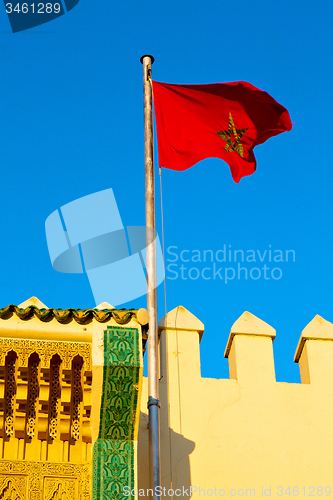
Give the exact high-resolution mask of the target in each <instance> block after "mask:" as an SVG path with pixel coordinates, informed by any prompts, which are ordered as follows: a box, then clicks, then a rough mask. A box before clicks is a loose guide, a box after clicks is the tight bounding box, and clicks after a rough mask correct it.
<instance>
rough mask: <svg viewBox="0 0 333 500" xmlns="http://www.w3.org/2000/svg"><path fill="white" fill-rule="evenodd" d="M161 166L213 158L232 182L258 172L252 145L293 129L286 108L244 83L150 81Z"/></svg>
mask: <svg viewBox="0 0 333 500" xmlns="http://www.w3.org/2000/svg"><path fill="white" fill-rule="evenodd" d="M153 96H154V107H155V116H156V129H157V144H158V156H159V166H160V167H164V168H170V169H173V170H186V169H187V168H190V167H192V166H193V165H194V164H195V163H197V162H198V161H200V160H203V159H205V158H210V157H216V158H221V159H222V160H224V161H225V162H226V163H227V164H228V165H229V167H230V170H231V175H232V177H233V179H234V181H235V182H239V181H240V179H241V178H242V177H244V176H245V175H251V174H252V173H253V172H254V171H255V170H256V159H255V157H254V153H253V148H254V147H255V146H256V145H257V144H262V143H263V142H265V141H266V140H267V139H269V138H270V137H272V136H274V135H277V134H280V133H281V132H285V131H288V130H291V127H292V124H291V121H290V116H289V113H288V111H287V109H286V108H284V107H283V106H281V104H279V103H278V102H276V101H275V100H274V99H273V97H271V96H270V95H269V94H267V92H264V91H262V90H259V89H258V88H256V87H254V86H253V85H251V84H250V83H247V82H231V83H215V84H208V85H173V84H167V83H160V82H155V81H154V82H153Z"/></svg>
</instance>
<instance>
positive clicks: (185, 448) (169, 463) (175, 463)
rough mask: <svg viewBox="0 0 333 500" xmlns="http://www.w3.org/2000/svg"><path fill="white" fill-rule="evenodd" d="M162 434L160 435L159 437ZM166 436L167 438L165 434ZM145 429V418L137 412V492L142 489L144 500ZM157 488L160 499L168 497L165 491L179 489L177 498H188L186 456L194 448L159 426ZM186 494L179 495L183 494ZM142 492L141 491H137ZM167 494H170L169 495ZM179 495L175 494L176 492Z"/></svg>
mask: <svg viewBox="0 0 333 500" xmlns="http://www.w3.org/2000/svg"><path fill="white" fill-rule="evenodd" d="M163 434H164V435H163ZM166 434H168V435H166ZM148 440H149V430H148V415H147V414H145V413H143V412H141V413H140V423H139V436H138V486H137V487H138V490H140V489H141V490H144V495H140V496H141V497H142V498H145V496H146V495H147V489H148V488H149V441H148ZM162 443H163V446H162V445H161V471H162V478H161V486H162V488H165V492H164V491H163V492H162V495H161V498H163V497H165V498H170V497H171V496H173V495H169V494H168V490H169V489H173V490H176V489H177V488H179V489H180V490H181V494H180V495H179V494H178V496H181V497H184V496H185V497H187V498H188V497H189V496H190V487H191V469H190V457H189V456H190V454H191V453H192V452H193V450H194V448H195V443H194V442H193V441H191V440H189V439H186V438H185V437H184V436H182V435H181V434H178V433H177V432H174V431H173V430H172V429H171V428H170V427H168V428H163V426H161V444H162ZM184 489H185V490H188V493H187V494H186V493H185V494H183V491H184ZM141 493H142V492H141ZM170 493H171V492H170ZM177 493H179V492H177Z"/></svg>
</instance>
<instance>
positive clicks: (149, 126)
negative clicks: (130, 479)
mask: <svg viewBox="0 0 333 500" xmlns="http://www.w3.org/2000/svg"><path fill="white" fill-rule="evenodd" d="M140 61H141V63H142V64H143V101H144V138H145V185H146V189H145V193H146V246H147V249H146V269H147V311H148V315H149V332H148V412H149V479H150V488H152V489H153V495H152V497H153V499H154V500H159V495H157V493H158V490H157V487H158V486H160V485H161V470H160V426H159V418H160V416H159V409H160V402H159V391H158V331H157V293H156V228H155V180H154V137H153V98H152V84H151V66H152V64H153V62H154V58H153V56H151V55H144V56H142V57H141V59H140Z"/></svg>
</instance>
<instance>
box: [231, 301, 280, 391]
mask: <svg viewBox="0 0 333 500" xmlns="http://www.w3.org/2000/svg"><path fill="white" fill-rule="evenodd" d="M275 336H276V332H275V330H274V328H272V327H271V326H270V325H268V324H267V323H265V322H264V321H262V320H261V319H259V318H257V317H256V316H254V315H253V314H251V313H249V312H247V311H246V312H244V313H243V314H242V315H241V316H240V318H238V320H237V321H236V322H235V323H234V324H233V325H232V327H231V331H230V335H229V339H228V343H227V347H226V350H225V354H224V356H225V357H226V358H228V360H229V372H230V378H231V379H236V380H239V381H242V383H251V384H257V383H259V384H261V385H262V384H264V383H267V382H268V383H272V382H274V381H275V368H274V356H273V341H274V338H275Z"/></svg>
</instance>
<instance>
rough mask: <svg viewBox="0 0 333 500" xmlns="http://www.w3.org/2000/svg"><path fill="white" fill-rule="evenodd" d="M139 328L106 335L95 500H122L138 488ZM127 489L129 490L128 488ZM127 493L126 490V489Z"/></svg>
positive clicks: (114, 330) (109, 330)
mask: <svg viewBox="0 0 333 500" xmlns="http://www.w3.org/2000/svg"><path fill="white" fill-rule="evenodd" d="M140 349H141V340H140V334H139V330H138V329H137V328H121V327H114V326H109V327H108V328H107V330H106V331H105V332H104V368H103V394H102V403H101V413H100V427H99V434H98V439H97V440H96V442H95V444H94V450H93V500H105V499H112V500H122V499H125V498H126V499H128V498H131V497H130V496H128V495H124V491H123V489H124V487H125V486H127V487H129V488H130V489H131V490H132V489H133V488H134V485H135V440H136V437H137V436H136V434H137V427H138V418H139V408H138V403H139V401H138V396H139V394H140V389H141V383H142V356H141V352H140ZM127 490H128V488H127ZM125 491H126V490H125Z"/></svg>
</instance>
